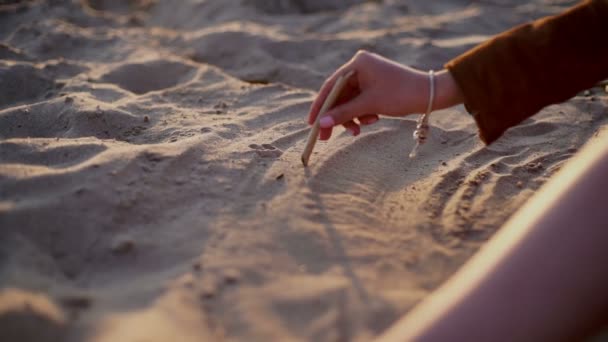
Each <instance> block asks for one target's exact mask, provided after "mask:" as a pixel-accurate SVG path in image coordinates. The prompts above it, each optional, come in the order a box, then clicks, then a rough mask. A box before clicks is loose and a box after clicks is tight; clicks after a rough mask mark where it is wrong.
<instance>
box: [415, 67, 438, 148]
mask: <svg viewBox="0 0 608 342" xmlns="http://www.w3.org/2000/svg"><path fill="white" fill-rule="evenodd" d="M433 102H435V71H433V70H429V103H428V105H427V107H426V112H425V113H424V114H423V115H422V116H421V117H420V119H418V124H417V125H416V130H415V131H414V141H416V145H415V146H414V149H412V152H411V153H410V156H409V157H410V158H414V157H416V155H417V154H418V147H420V145H422V144H424V143H425V142H426V138H427V136H428V132H429V116H430V115H431V112H432V111H433Z"/></svg>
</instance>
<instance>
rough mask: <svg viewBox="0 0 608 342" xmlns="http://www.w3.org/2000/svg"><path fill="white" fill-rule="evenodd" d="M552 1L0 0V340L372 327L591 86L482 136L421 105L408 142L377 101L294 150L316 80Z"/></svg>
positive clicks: (423, 283) (437, 51) (438, 55)
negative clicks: (377, 113)
mask: <svg viewBox="0 0 608 342" xmlns="http://www.w3.org/2000/svg"><path fill="white" fill-rule="evenodd" d="M571 3H573V2H550V3H548V2H546V1H532V2H528V1H525V2H524V1H518V2H509V3H508V4H506V3H505V2H503V1H484V2H472V3H469V2H463V1H447V2H440V3H439V2H425V1H410V2H407V3H405V2H402V1H397V0H385V1H361V0H352V1H314V0H304V1H296V0H292V1H282V0H276V1H274V0H273V1H256V0H250V1H237V0H226V1H195V0H185V1H180V2H179V4H178V3H177V2H174V1H162V0H159V1H135V0H133V1H109V0H106V1H102V0H88V1H24V2H8V3H3V4H2V5H0V39H1V44H0V234H1V235H0V340H3V341H4V340H7V341H8V340H23V341H36V340H38V339H39V338H41V336H45V337H47V338H48V340H53V339H54V340H56V341H63V340H68V341H82V340H87V341H100V342H102V341H136V340H147V341H167V340H180V341H181V340H183V341H189V340H192V341H201V340H207V341H215V340H217V341H221V340H247V341H267V340H309V341H336V340H340V341H369V340H372V339H373V337H375V336H377V335H378V334H380V333H381V332H382V331H383V330H384V329H386V328H387V327H388V326H389V325H390V324H391V323H393V322H395V321H396V320H397V319H398V318H399V317H400V316H401V315H403V314H404V313H406V312H407V311H408V310H409V309H411V308H412V307H413V305H415V304H416V303H417V302H418V301H419V300H421V299H422V298H424V296H426V295H427V294H428V293H430V292H431V291H432V290H433V289H435V288H436V287H437V286H439V284H441V283H442V282H443V281H444V280H445V279H447V277H449V275H450V274H452V273H453V272H454V271H455V270H456V269H457V268H458V267H459V266H460V265H462V263H463V262H464V261H465V260H466V259H467V258H468V257H469V256H470V255H471V254H472V253H473V252H474V251H475V250H477V249H478V248H479V246H480V245H481V244H482V243H483V242H484V241H486V240H487V239H488V237H490V236H491V235H492V234H493V233H494V232H495V231H496V229H498V228H499V227H500V225H501V224H502V223H503V222H504V221H505V220H506V219H507V218H508V217H509V216H510V215H511V214H512V213H513V212H514V211H515V210H517V208H519V206H521V204H522V203H523V202H524V201H525V200H526V199H527V198H529V197H530V196H531V195H532V194H533V193H534V191H535V190H537V189H538V188H539V187H540V186H541V185H542V184H543V183H544V182H545V181H546V180H547V178H548V177H551V176H552V175H553V174H554V173H555V172H557V171H558V170H559V168H560V166H561V165H562V164H563V163H564V162H565V161H566V160H568V159H569V158H570V157H571V156H572V155H573V154H574V153H576V151H577V150H578V149H579V148H580V146H581V145H582V144H584V143H585V142H586V141H587V140H589V139H592V138H593V136H594V133H595V132H596V131H597V130H598V129H599V128H601V127H604V126H605V125H606V115H605V114H606V109H605V108H606V103H607V101H608V97H607V96H606V94H605V93H604V92H603V90H601V89H599V88H598V89H592V90H591V92H590V93H588V94H586V95H584V96H577V97H576V98H574V99H572V100H570V101H568V102H566V103H564V104H560V105H554V106H550V107H548V108H546V109H545V110H543V111H542V112H541V113H540V114H539V115H537V116H535V117H534V118H533V119H530V120H527V121H526V122H524V123H523V124H522V125H520V126H519V127H516V128H513V129H511V130H509V131H508V132H507V133H506V134H505V136H504V137H503V138H502V139H500V140H499V141H497V142H496V143H495V144H493V145H492V146H489V147H485V146H483V144H482V143H481V142H480V141H479V139H478V138H477V137H476V128H475V125H474V123H473V120H472V119H471V117H470V116H469V115H468V114H467V113H465V111H464V109H463V108H461V107H458V108H452V109H449V110H444V111H440V112H437V113H435V114H433V116H432V118H431V124H432V126H433V128H432V134H431V138H430V139H429V142H428V143H427V144H426V145H425V146H423V148H422V149H421V153H420V156H419V157H418V158H416V159H414V160H410V159H408V158H407V154H408V153H409V151H410V150H411V148H412V146H413V140H412V139H411V132H412V131H413V129H414V127H415V119H416V118H415V117H411V118H405V119H387V118H383V119H382V120H381V121H380V122H379V123H378V124H376V125H373V126H370V127H365V129H364V132H363V134H362V135H361V136H359V137H357V138H353V137H350V136H349V135H348V134H347V133H345V132H343V130H341V129H339V130H338V132H337V133H338V134H337V135H336V136H335V137H334V138H332V140H331V141H330V142H328V143H320V144H318V145H317V148H316V149H315V153H314V154H313V155H312V157H311V163H310V167H309V168H307V169H304V168H303V167H302V165H301V163H300V153H301V151H302V149H303V147H304V144H305V140H306V137H307V134H308V126H307V124H306V122H305V116H306V113H307V110H308V107H309V105H310V102H311V100H312V99H313V97H314V94H315V91H316V89H317V88H318V87H319V85H320V84H321V83H322V81H323V79H324V78H325V77H326V76H327V75H328V73H330V72H331V71H333V70H334V69H335V68H336V67H338V66H339V65H340V64H341V63H343V62H344V61H346V60H347V59H348V58H350V57H351V56H352V55H353V54H354V53H355V52H356V51H357V50H358V49H362V48H365V49H369V50H371V51H375V52H378V53H381V54H384V55H386V56H388V57H390V58H393V59H396V60H398V61H400V62H403V63H407V64H410V65H413V66H416V67H420V68H436V69H437V68H440V67H441V65H442V64H443V63H444V62H446V61H447V60H449V58H451V57H454V56H456V55H458V54H459V53H461V52H463V51H465V50H466V49H468V48H470V47H472V46H474V44H476V43H478V42H480V41H483V40H484V39H486V38H487V37H490V36H491V35H493V34H495V33H497V32H500V31H501V30H504V29H506V28H508V27H510V26H512V25H515V24H518V23H522V22H525V21H527V20H530V19H533V18H537V17H540V16H543V15H547V14H552V13H556V12H557V11H559V10H561V9H563V8H565V7H566V6H567V5H568V4H571ZM32 326H33V327H36V328H39V329H40V330H39V334H37V333H36V332H34V333H32V328H31V327H32ZM9 328H10V329H9ZM44 331H47V332H49V333H44Z"/></svg>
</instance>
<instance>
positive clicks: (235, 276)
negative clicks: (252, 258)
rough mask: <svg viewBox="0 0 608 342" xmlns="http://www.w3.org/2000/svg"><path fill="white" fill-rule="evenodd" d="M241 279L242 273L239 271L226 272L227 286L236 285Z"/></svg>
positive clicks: (230, 270)
mask: <svg viewBox="0 0 608 342" xmlns="http://www.w3.org/2000/svg"><path fill="white" fill-rule="evenodd" d="M240 279H241V273H240V272H239V270H237V269H228V270H226V271H224V282H225V283H226V284H235V283H237V282H238V281H239V280H240Z"/></svg>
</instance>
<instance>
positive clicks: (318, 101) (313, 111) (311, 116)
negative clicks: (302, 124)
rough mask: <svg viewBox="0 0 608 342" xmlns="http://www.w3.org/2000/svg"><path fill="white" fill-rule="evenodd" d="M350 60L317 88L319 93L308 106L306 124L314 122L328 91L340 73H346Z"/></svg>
mask: <svg viewBox="0 0 608 342" xmlns="http://www.w3.org/2000/svg"><path fill="white" fill-rule="evenodd" d="M350 65H351V62H349V63H346V64H344V65H343V66H341V67H340V68H339V69H338V70H336V71H335V72H334V73H333V74H332V75H331V76H330V77H329V78H328V79H327V80H325V82H323V85H322V86H321V89H320V90H319V94H317V97H316V98H315V100H314V102H313V103H312V105H311V106H310V111H309V112H308V124H309V125H312V124H314V123H315V120H316V119H317V116H318V115H319V111H320V110H321V106H323V102H325V99H326V98H327V96H328V95H329V92H330V91H331V89H332V88H333V86H334V84H335V83H336V80H337V79H338V77H339V76H340V75H343V74H346V72H347V69H348V68H349V67H350Z"/></svg>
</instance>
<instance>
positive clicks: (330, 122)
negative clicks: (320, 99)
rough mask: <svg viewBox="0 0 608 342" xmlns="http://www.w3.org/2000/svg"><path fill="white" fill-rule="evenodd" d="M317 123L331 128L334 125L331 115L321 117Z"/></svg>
mask: <svg viewBox="0 0 608 342" xmlns="http://www.w3.org/2000/svg"><path fill="white" fill-rule="evenodd" d="M319 125H320V126H321V128H331V127H334V126H335V125H336V123H335V121H334V118H332V117H331V116H325V117H322V118H321V120H320V121H319Z"/></svg>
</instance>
